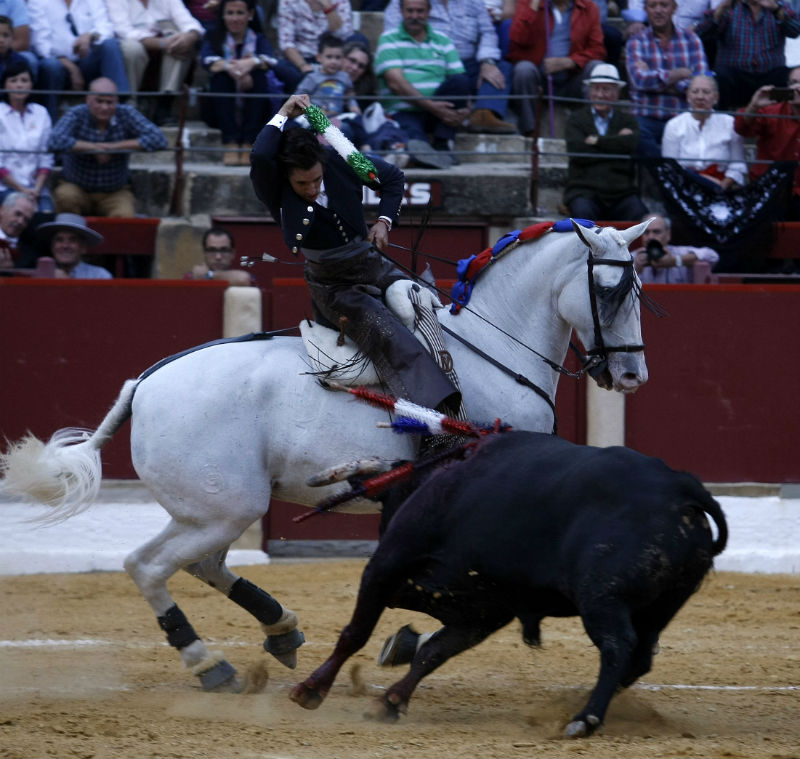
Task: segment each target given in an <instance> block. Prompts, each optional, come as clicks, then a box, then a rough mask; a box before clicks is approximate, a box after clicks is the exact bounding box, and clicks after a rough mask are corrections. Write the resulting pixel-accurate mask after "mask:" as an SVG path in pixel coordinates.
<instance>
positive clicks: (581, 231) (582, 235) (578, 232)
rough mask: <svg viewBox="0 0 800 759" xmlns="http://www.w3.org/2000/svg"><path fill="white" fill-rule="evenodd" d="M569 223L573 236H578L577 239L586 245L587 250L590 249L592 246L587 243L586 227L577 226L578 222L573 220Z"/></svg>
mask: <svg viewBox="0 0 800 759" xmlns="http://www.w3.org/2000/svg"><path fill="white" fill-rule="evenodd" d="M570 221H571V222H572V228H573V229H574V230H575V234H576V235H578V237H580V238H581V240H582V241H583V244H584V245H586V246H587V247H588V248H592V247H593V246H592V244H591V243H590V242H589V238H588V237H587V235H586V227H584V226H582V225H580V224H578V222H577V221H575V219H570ZM593 238H594V236H592V239H593Z"/></svg>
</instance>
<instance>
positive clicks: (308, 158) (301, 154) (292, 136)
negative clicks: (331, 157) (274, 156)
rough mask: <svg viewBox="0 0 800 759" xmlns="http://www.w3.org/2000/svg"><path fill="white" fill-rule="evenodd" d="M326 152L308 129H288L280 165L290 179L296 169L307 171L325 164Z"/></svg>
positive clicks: (282, 147)
mask: <svg viewBox="0 0 800 759" xmlns="http://www.w3.org/2000/svg"><path fill="white" fill-rule="evenodd" d="M326 157H327V155H326V150H325V148H324V147H322V145H321V144H320V143H319V140H317V136H316V135H315V134H314V133H313V132H310V131H308V130H307V129H302V128H294V129H287V130H286V132H284V135H283V142H282V144H281V149H280V152H279V153H278V165H279V166H280V167H281V169H282V171H283V174H284V176H286V177H288V176H289V175H290V174H291V173H292V171H294V170H295V169H301V170H302V171H307V170H308V169H311V168H313V167H314V166H316V164H318V163H322V164H324V163H325V159H326Z"/></svg>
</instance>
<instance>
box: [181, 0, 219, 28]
mask: <svg viewBox="0 0 800 759" xmlns="http://www.w3.org/2000/svg"><path fill="white" fill-rule="evenodd" d="M184 5H186V7H187V8H188V10H189V13H191V14H192V16H194V17H195V18H196V19H197V20H198V21H199V22H200V24H201V25H202V27H203V29H205V32H206V34H208V33H209V32H210V31H211V30H212V29H216V28H217V25H218V22H219V13H218V11H219V2H218V1H217V0H184Z"/></svg>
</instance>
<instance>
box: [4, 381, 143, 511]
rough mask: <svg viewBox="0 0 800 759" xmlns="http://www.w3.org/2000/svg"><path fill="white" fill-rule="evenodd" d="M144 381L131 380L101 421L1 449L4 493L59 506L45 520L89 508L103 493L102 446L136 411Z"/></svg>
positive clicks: (30, 438)
mask: <svg viewBox="0 0 800 759" xmlns="http://www.w3.org/2000/svg"><path fill="white" fill-rule="evenodd" d="M138 384H139V380H128V381H127V382H126V383H125V384H124V385H123V387H122V392H120V394H119V397H118V398H117V400H116V401H115V403H114V405H113V406H112V407H111V410H110V411H109V412H108V414H106V416H105V418H104V419H103V421H102V422H101V423H100V426H99V427H98V428H97V429H96V430H95V431H94V433H92V432H91V431H90V430H82V429H77V428H75V427H68V428H66V429H63V430H58V431H57V432H55V433H54V434H53V436H52V437H51V438H50V440H49V441H48V442H47V443H43V442H42V441H41V440H39V439H37V438H36V437H34V436H33V435H30V434H29V435H26V436H25V437H24V438H22V440H20V441H19V442H17V443H13V444H12V445H11V447H10V448H9V450H8V451H7V452H6V453H4V454H0V476H2V480H0V489H2V491H3V493H4V494H7V495H12V496H15V497H19V498H26V499H28V500H33V501H38V502H39V503H43V504H45V505H46V506H50V507H52V509H53V511H52V512H51V513H49V514H48V515H46V516H45V517H43V518H42V519H41V520H39V521H43V522H61V521H64V520H65V519H69V518H70V517H71V516H74V515H75V514H79V513H80V512H81V511H85V510H86V509H88V508H89V506H91V505H92V503H93V502H94V500H95V499H96V498H97V494H98V492H99V490H100V481H101V479H102V476H103V467H102V463H101V461H100V449H101V448H102V447H103V446H104V445H105V444H106V443H107V442H108V441H109V440H110V439H111V437H112V436H113V435H114V433H115V432H116V431H117V430H118V429H119V428H120V426H122V424H123V422H125V421H126V420H127V419H128V418H129V417H130V415H131V403H132V401H133V394H134V392H135V391H136V387H137V385H138Z"/></svg>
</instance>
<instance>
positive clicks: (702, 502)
mask: <svg viewBox="0 0 800 759" xmlns="http://www.w3.org/2000/svg"><path fill="white" fill-rule="evenodd" d="M702 491H703V497H702V498H699V499H698V500H699V503H698V504H697V505H698V506H699V507H700V508H701V509H702V510H703V511H705V512H706V514H708V515H709V516H710V517H711V518H712V519H713V520H714V524H716V525H717V538H716V540H715V541H714V556H719V555H720V554H721V553H722V552H723V551H724V550H725V546H726V545H727V544H728V522H727V520H726V519H725V514H724V512H723V511H722V507H721V506H720V505H719V503H718V502H717V501H716V499H715V498H714V497H713V496H712V495H711V493H709V492H708V491H707V490H706V489H705V488H702Z"/></svg>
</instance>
